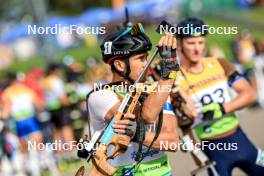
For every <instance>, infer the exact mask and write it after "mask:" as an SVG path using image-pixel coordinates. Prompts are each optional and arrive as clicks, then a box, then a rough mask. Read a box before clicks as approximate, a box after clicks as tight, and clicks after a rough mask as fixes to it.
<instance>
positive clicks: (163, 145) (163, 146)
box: [143, 132, 179, 152]
mask: <svg viewBox="0 0 264 176" xmlns="http://www.w3.org/2000/svg"><path fill="white" fill-rule="evenodd" d="M154 136H155V133H154V132H146V136H145V141H144V143H143V144H144V145H145V146H150V144H151V142H152V141H153V138H154ZM178 144H179V137H178V135H177V134H174V133H171V132H162V133H160V134H159V137H158V138H157V140H156V141H155V142H154V143H153V145H152V147H151V148H154V149H156V150H166V151H173V152H175V151H177V146H178Z"/></svg>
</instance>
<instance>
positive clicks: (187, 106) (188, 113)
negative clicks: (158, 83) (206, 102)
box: [171, 89, 218, 176]
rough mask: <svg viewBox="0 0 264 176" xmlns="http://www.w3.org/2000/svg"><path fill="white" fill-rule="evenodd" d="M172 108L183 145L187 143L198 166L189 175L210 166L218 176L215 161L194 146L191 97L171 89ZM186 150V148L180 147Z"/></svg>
mask: <svg viewBox="0 0 264 176" xmlns="http://www.w3.org/2000/svg"><path fill="white" fill-rule="evenodd" d="M171 97H172V99H173V100H172V106H173V110H174V112H175V114H176V116H177V119H178V125H179V127H180V129H181V131H182V133H183V136H182V137H181V140H182V142H183V144H184V145H187V147H188V149H187V151H189V152H190V153H191V156H192V158H193V160H194V162H195V164H196V166H198V168H197V169H195V170H193V171H192V172H191V176H196V175H197V174H198V173H200V172H202V171H204V170H206V169H208V168H210V169H211V171H212V173H213V175H214V176H218V173H217V171H216V169H215V167H214V165H215V162H214V161H211V160H210V159H209V158H208V157H207V156H206V154H205V153H204V152H203V151H201V149H199V148H197V147H196V146H195V144H196V143H197V142H196V139H195V137H194V134H193V131H192V125H193V123H194V118H195V116H196V115H197V114H196V110H195V106H194V104H193V103H192V101H191V98H190V97H189V96H188V94H187V93H185V92H184V91H181V90H177V89H173V90H172V93H171ZM182 150H183V151H186V149H185V150H184V149H182Z"/></svg>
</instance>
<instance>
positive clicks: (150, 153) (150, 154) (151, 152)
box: [131, 150, 159, 161]
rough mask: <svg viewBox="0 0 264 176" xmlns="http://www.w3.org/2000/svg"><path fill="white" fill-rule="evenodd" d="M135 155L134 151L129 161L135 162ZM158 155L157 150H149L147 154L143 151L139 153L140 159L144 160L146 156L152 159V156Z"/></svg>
mask: <svg viewBox="0 0 264 176" xmlns="http://www.w3.org/2000/svg"><path fill="white" fill-rule="evenodd" d="M136 153H137V152H136V151H134V152H132V153H131V159H132V160H134V161H135V158H136ZM158 153H159V151H157V150H150V151H149V152H148V153H146V151H143V152H142V153H141V158H145V157H147V156H150V157H153V156H154V155H156V154H158Z"/></svg>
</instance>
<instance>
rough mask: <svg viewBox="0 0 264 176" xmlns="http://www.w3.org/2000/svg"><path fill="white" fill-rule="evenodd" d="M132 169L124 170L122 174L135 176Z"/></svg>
mask: <svg viewBox="0 0 264 176" xmlns="http://www.w3.org/2000/svg"><path fill="white" fill-rule="evenodd" d="M132 170H133V169H131V168H123V169H122V173H123V175H124V176H134V175H133V173H132Z"/></svg>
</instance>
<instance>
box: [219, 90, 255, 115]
mask: <svg viewBox="0 0 264 176" xmlns="http://www.w3.org/2000/svg"><path fill="white" fill-rule="evenodd" d="M255 101H256V94H255V92H254V91H253V89H252V90H251V89H249V90H247V91H241V92H239V93H238V95H237V97H236V98H235V99H234V100H232V101H231V102H229V103H224V104H223V106H224V109H225V111H226V113H229V112H234V111H236V110H239V109H242V108H245V107H247V106H249V105H251V104H252V103H254V102H255Z"/></svg>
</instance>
